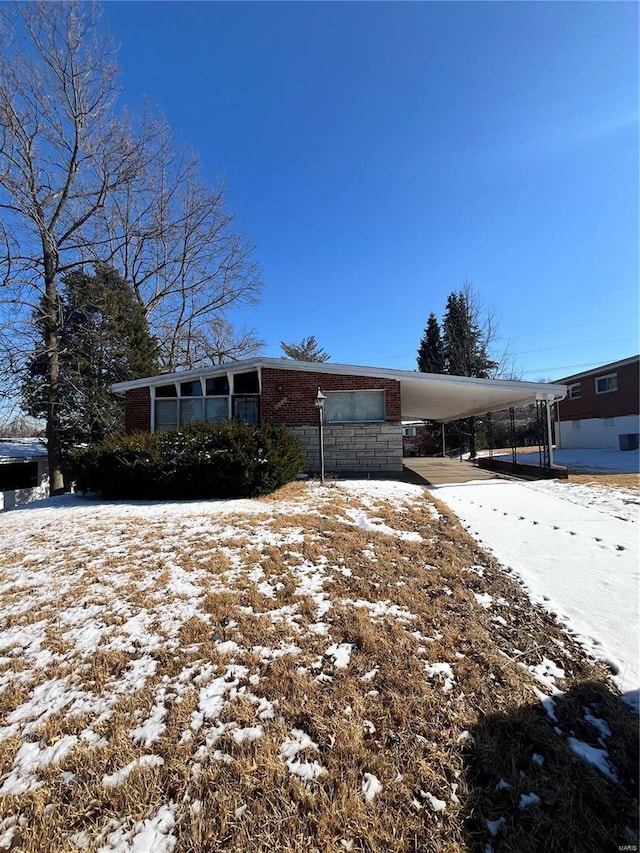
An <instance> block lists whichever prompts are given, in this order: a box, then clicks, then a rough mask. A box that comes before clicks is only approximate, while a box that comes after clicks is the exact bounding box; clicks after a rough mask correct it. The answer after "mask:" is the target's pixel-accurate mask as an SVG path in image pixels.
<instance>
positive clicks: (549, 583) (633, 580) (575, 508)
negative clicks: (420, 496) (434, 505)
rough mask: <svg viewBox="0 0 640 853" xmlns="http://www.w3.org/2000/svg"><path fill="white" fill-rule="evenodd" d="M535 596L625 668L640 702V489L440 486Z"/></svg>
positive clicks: (634, 699) (592, 649) (622, 679)
mask: <svg viewBox="0 0 640 853" xmlns="http://www.w3.org/2000/svg"><path fill="white" fill-rule="evenodd" d="M431 491H432V494H433V495H434V497H435V498H437V499H438V500H441V501H443V503H445V504H446V505H447V506H448V507H449V508H450V509H451V510H452V511H453V512H454V513H455V514H456V515H457V516H458V518H459V519H460V521H461V522H462V524H463V525H464V526H465V527H466V528H467V529H468V531H469V533H470V534H471V535H472V536H473V537H474V538H475V539H476V540H477V541H478V542H479V543H480V544H481V545H482V546H483V547H484V548H486V549H487V550H488V551H491V552H492V553H493V554H494V556H495V557H496V559H497V560H498V561H499V562H500V563H501V564H502V565H503V566H505V568H507V569H508V570H510V571H513V572H514V573H515V574H516V575H517V576H518V577H519V578H521V579H522V581H523V582H524V584H525V586H526V588H527V589H528V591H529V593H530V596H531V598H532V599H533V600H534V601H536V602H538V603H540V604H542V605H543V606H544V607H545V608H546V609H547V610H549V611H551V612H552V613H554V614H555V615H556V616H557V617H558V618H559V619H560V621H561V622H563V623H564V624H566V626H567V627H568V628H569V629H570V630H571V631H573V632H574V633H575V634H577V635H578V639H579V641H580V642H581V643H582V644H583V645H584V646H585V648H586V649H587V651H588V652H589V653H591V654H592V655H594V657H597V658H599V659H600V660H603V661H605V662H607V663H609V664H610V665H612V668H613V669H614V670H615V671H617V675H616V682H617V684H618V686H619V687H620V689H621V690H622V691H623V693H624V694H625V699H626V700H627V701H629V702H630V703H631V704H633V705H634V706H635V707H636V708H637V707H638V701H639V699H638V686H639V684H640V676H639V674H638V669H639V667H638V656H639V655H638V641H639V632H638V592H639V581H640V572H639V564H638V550H639V548H638V523H637V522H638V503H637V501H638V498H637V495H633V493H630V492H618V493H616V492H613V491H609V495H610V498H609V499H608V500H604V499H603V498H602V495H601V494H600V493H601V492H602V491H604V490H601V489H594V490H590V489H588V488H587V487H580V488H579V489H578V491H576V489H575V487H572V485H571V484H568V483H559V482H546V483H514V482H508V481H506V480H490V481H486V480H485V481H482V482H470V483H463V484H460V485H449V486H448V485H445V486H438V487H435V488H433V489H432V490H431Z"/></svg>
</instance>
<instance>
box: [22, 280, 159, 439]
mask: <svg viewBox="0 0 640 853" xmlns="http://www.w3.org/2000/svg"><path fill="white" fill-rule="evenodd" d="M58 311H59V313H60V344H61V347H60V349H61V352H60V388H59V397H60V400H59V406H60V436H61V442H62V446H63V449H66V448H68V447H69V446H70V445H72V444H75V443H77V442H91V441H98V440H100V439H102V438H104V437H105V435H108V434H112V433H116V432H121V431H122V429H123V426H124V420H123V407H122V403H121V401H120V400H119V399H118V398H116V397H115V396H114V395H113V394H112V393H111V392H110V390H109V388H110V386H111V385H112V383H114V382H123V381H126V380H128V379H136V378H140V377H143V376H149V375H150V374H153V373H155V372H157V370H158V363H157V359H156V352H157V342H156V341H155V339H154V338H152V337H151V335H150V333H149V329H148V326H147V321H146V319H145V315H144V311H143V309H142V307H141V306H140V304H139V302H138V301H137V300H136V298H135V295H134V293H133V291H132V289H131V287H130V286H129V284H128V283H127V282H126V281H125V280H124V279H123V278H122V276H121V275H120V274H119V273H118V272H117V271H116V270H114V269H112V268H111V267H108V266H105V265H96V267H95V271H94V274H93V275H91V274H89V273H87V272H84V271H77V272H73V273H70V274H69V275H67V276H66V277H65V278H64V279H63V282H62V288H61V296H60V302H59V306H58ZM39 322H40V320H39V318H36V323H39ZM45 370H46V359H45V354H44V352H43V351H42V349H39V350H37V351H36V353H35V355H34V357H33V359H32V360H31V363H30V364H29V366H28V371H27V375H26V377H25V380H24V382H23V386H22V398H23V407H24V408H25V410H26V411H27V412H28V414H30V415H31V416H33V417H44V415H45V413H46V409H47V399H46V396H47V391H46V389H47V385H46V381H44V380H45V376H46V373H45Z"/></svg>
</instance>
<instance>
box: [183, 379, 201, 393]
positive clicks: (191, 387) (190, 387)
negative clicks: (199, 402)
mask: <svg viewBox="0 0 640 853" xmlns="http://www.w3.org/2000/svg"><path fill="white" fill-rule="evenodd" d="M180 396H181V397H202V382H200V380H199V379H194V380H193V381H192V382H181V383H180Z"/></svg>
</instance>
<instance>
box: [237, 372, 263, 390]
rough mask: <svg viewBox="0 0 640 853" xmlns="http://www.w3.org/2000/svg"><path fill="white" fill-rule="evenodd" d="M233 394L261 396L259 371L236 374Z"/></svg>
mask: <svg viewBox="0 0 640 853" xmlns="http://www.w3.org/2000/svg"><path fill="white" fill-rule="evenodd" d="M233 393H234V394H259V393H260V382H259V381H258V371H257V370H252V371H251V373H236V375H235V376H234V377H233Z"/></svg>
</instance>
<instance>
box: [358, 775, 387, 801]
mask: <svg viewBox="0 0 640 853" xmlns="http://www.w3.org/2000/svg"><path fill="white" fill-rule="evenodd" d="M380 791H382V784H381V782H380V780H379V779H378V777H377V776H374V774H373V773H365V774H364V778H363V780H362V793H363V794H364V798H365V800H366V801H367V802H368V803H370V802H371V801H372V800H373V799H374V798H375V797H376V796H377V795H378V794H379V793H380Z"/></svg>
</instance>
